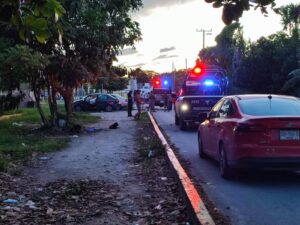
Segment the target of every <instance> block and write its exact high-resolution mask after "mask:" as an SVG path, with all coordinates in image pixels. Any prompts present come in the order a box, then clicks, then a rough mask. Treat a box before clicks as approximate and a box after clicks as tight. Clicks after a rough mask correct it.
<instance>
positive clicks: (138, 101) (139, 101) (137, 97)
mask: <svg viewBox="0 0 300 225" xmlns="http://www.w3.org/2000/svg"><path fill="white" fill-rule="evenodd" d="M134 102H135V104H136V107H137V110H138V111H137V113H136V114H135V115H134V118H135V119H136V120H138V119H139V118H140V115H141V113H142V98H141V91H140V90H137V91H136V93H135V95H134Z"/></svg>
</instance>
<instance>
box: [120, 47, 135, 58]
mask: <svg viewBox="0 0 300 225" xmlns="http://www.w3.org/2000/svg"><path fill="white" fill-rule="evenodd" d="M136 53H138V51H137V50H136V49H135V48H125V49H123V50H122V52H121V55H122V56H125V55H133V54H136Z"/></svg>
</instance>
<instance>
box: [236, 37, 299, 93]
mask: <svg viewBox="0 0 300 225" xmlns="http://www.w3.org/2000/svg"><path fill="white" fill-rule="evenodd" d="M296 45H297V43H296V42H295V41H294V40H293V39H291V38H290V37H289V36H288V35H287V34H285V33H283V32H279V33H277V34H273V35H270V36H269V37H267V38H264V37H262V38H260V39H259V40H258V41H257V42H255V43H251V45H250V46H249V47H248V50H247V51H246V53H245V58H244V60H243V62H242V65H241V67H240V68H239V70H238V74H239V77H238V79H237V81H236V85H237V86H238V87H240V88H242V89H246V90H248V91H249V92H254V93H280V89H281V88H282V84H283V83H284V82H285V80H286V78H287V74H289V73H290V71H292V70H294V69H295V68H297V64H298V62H297V51H296Z"/></svg>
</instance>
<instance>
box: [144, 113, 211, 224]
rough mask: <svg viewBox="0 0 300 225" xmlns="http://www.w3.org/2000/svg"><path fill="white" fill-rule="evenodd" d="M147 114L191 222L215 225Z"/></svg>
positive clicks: (155, 124)
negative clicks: (171, 170) (176, 182)
mask: <svg viewBox="0 0 300 225" xmlns="http://www.w3.org/2000/svg"><path fill="white" fill-rule="evenodd" d="M148 115H149V118H150V120H151V123H152V125H153V127H154V130H155V132H156V134H157V136H158V137H159V139H160V140H161V142H162V144H163V146H164V147H165V150H166V153H167V158H168V160H169V163H170V165H171V167H172V169H173V170H174V172H175V174H176V176H177V178H178V180H179V184H180V186H181V188H182V189H183V193H184V195H185V197H186V202H187V203H188V205H189V208H190V210H189V213H190V216H191V219H192V222H193V224H201V225H215V222H214V221H213V219H212V218H211V216H210V214H209V212H208V210H207V209H206V207H205V205H204V202H203V201H202V199H201V197H200V195H199V194H198V192H197V190H196V188H195V186H194V185H193V183H192V181H191V179H190V178H189V177H188V175H187V173H186V172H185V170H184V169H183V168H182V166H181V165H180V162H179V161H178V159H177V158H176V156H175V154H174V151H173V150H172V148H171V147H170V145H169V144H168V142H167V140H166V138H165V137H164V135H163V134H162V132H161V131H160V129H159V127H158V125H157V123H156V121H155V119H154V118H153V116H152V115H151V113H150V112H148Z"/></svg>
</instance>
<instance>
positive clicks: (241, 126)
mask: <svg viewBox="0 0 300 225" xmlns="http://www.w3.org/2000/svg"><path fill="white" fill-rule="evenodd" d="M263 130H265V127H264V126H262V125H260V124H247V123H238V124H237V125H236V126H235V127H234V128H233V131H235V132H251V131H263Z"/></svg>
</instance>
